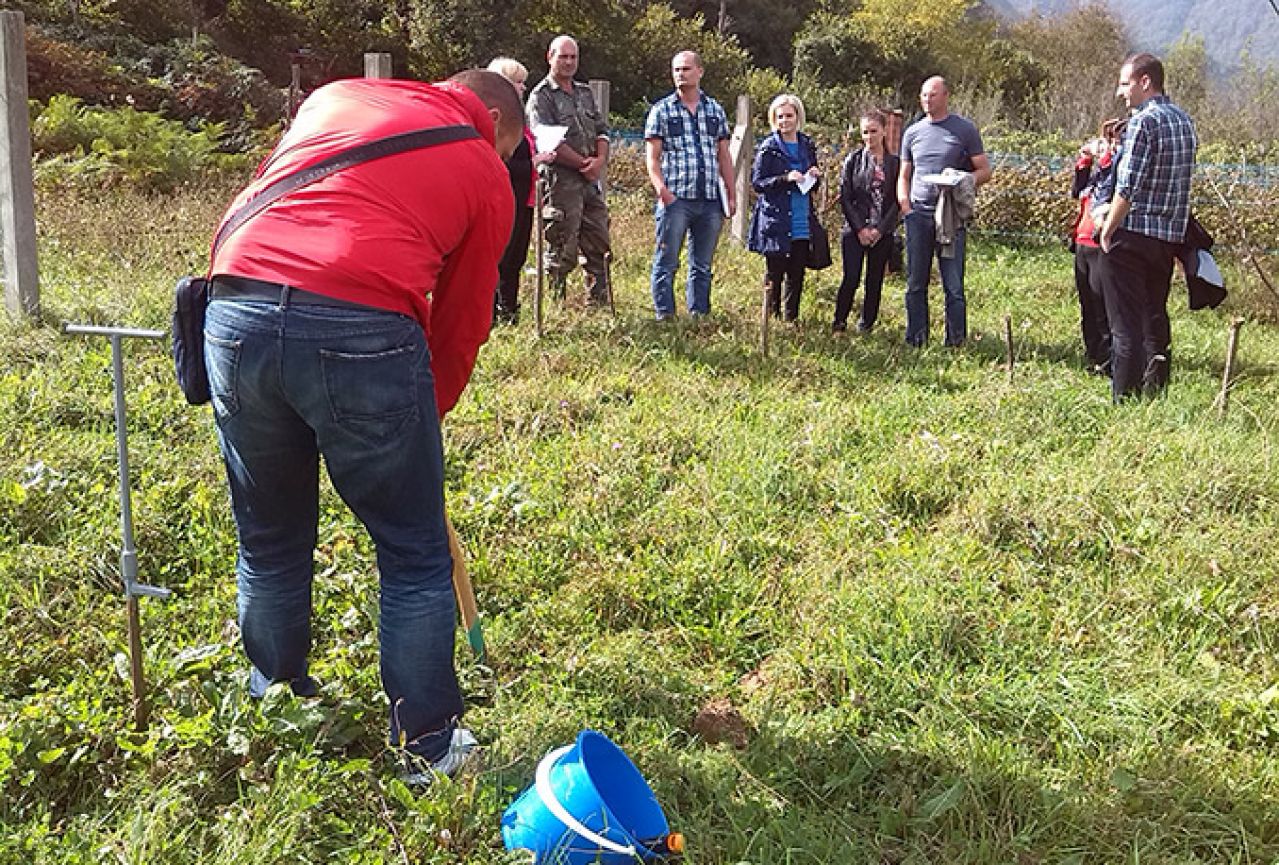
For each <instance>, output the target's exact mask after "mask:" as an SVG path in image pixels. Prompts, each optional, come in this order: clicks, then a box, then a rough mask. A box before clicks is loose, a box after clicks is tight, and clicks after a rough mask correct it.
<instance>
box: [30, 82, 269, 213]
mask: <svg viewBox="0 0 1279 865" xmlns="http://www.w3.org/2000/svg"><path fill="white" fill-rule="evenodd" d="M222 133H223V127H222V125H221V124H217V123H202V124H201V125H200V128H199V130H198V131H196V132H190V131H188V130H187V129H186V127H185V126H184V125H183V124H181V123H179V122H177V121H174V120H166V119H165V118H163V117H161V116H160V115H158V114H155V113H151V112H145V111H137V110H135V109H133V108H131V107H125V108H116V109H107V108H90V107H86V106H84V105H82V104H81V102H80V100H79V99H77V98H75V97H71V96H55V97H53V98H52V99H51V100H49V104H48V105H47V106H44V107H43V108H40V109H39V110H38V111H37V113H36V115H35V117H34V119H33V121H32V127H31V136H32V148H33V150H34V151H35V154H36V157H37V163H36V176H37V180H38V182H40V183H41V184H51V185H55V186H56V185H61V184H67V183H84V184H89V185H92V186H110V185H116V184H119V183H128V184H131V185H134V186H137V187H138V188H140V189H142V190H146V191H168V190H172V189H174V188H175V187H177V186H180V185H183V184H187V183H191V182H193V181H196V180H200V179H202V178H204V177H205V176H207V175H209V174H210V173H218V172H227V171H237V170H243V168H244V166H245V165H246V162H247V160H248V157H246V156H243V155H230V154H225V153H221V152H219V146H220V145H219V141H220V138H221V136H222Z"/></svg>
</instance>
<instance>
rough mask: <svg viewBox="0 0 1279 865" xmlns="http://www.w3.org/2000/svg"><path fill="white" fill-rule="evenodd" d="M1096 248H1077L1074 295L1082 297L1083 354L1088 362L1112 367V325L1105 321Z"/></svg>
mask: <svg viewBox="0 0 1279 865" xmlns="http://www.w3.org/2000/svg"><path fill="white" fill-rule="evenodd" d="M1102 254H1103V253H1102V251H1101V249H1100V248H1099V247H1096V246H1087V245H1085V244H1082V243H1080V244H1078V245H1077V246H1076V247H1075V292H1076V294H1078V295H1079V328H1080V330H1081V331H1082V332H1083V336H1084V354H1085V356H1087V358H1088V362H1089V363H1090V364H1093V365H1094V366H1098V367H1105V368H1107V369H1109V368H1110V322H1109V321H1108V320H1107V318H1106V299H1105V297H1104V296H1103V293H1102V279H1101V270H1102V263H1101V256H1102Z"/></svg>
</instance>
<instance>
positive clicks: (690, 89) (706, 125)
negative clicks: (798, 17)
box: [644, 51, 737, 321]
mask: <svg viewBox="0 0 1279 865" xmlns="http://www.w3.org/2000/svg"><path fill="white" fill-rule="evenodd" d="M703 71H704V70H703V69H702V61H701V59H700V58H699V57H698V56H697V54H696V53H695V52H693V51H681V52H680V53H678V54H676V55H675V57H674V58H673V59H672V60H671V77H672V78H673V79H674V81H675V92H674V93H672V94H671V95H669V96H667V97H666V98H665V99H662V100H660V101H659V102H657V104H655V105H654V106H653V107H652V108H651V109H650V110H649V112H648V120H647V122H645V124H644V140H645V144H646V152H647V164H648V178H649V181H650V182H651V183H652V184H653V189H655V190H656V191H657V199H658V201H657V251H656V253H655V254H654V256H653V272H652V291H653V308H654V310H655V311H656V313H657V320H658V321H666V320H668V319H670V318H672V317H673V316H674V315H675V293H674V290H673V288H672V283H673V282H674V278H675V269H676V268H677V267H679V252H680V247H682V246H683V245H684V236H685V235H688V238H689V243H688V287H687V290H686V299H687V301H688V311H689V313H691V314H692V315H693V316H694V317H699V316H704V315H707V314H708V313H710V311H711V259H712V257H713V256H714V254H715V244H716V243H717V242H718V241H719V230H720V227H721V226H722V225H723V223H724V217H725V216H732V215H733V213H734V211H735V210H736V209H737V200H736V197H735V193H734V190H733V163H732V157H730V156H729V153H728V138H729V129H728V117H727V116H726V115H725V114H724V109H723V108H721V107H720V104H719V103H718V102H716V101H715V100H714V99H712V98H710V97H709V96H707V95H706V94H705V93H703V92H702V89H701V81H702V73H703Z"/></svg>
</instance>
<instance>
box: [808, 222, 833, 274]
mask: <svg viewBox="0 0 1279 865" xmlns="http://www.w3.org/2000/svg"><path fill="white" fill-rule="evenodd" d="M808 234H809V237H808V269H809V270H825V269H826V268H828V267H830V265H831V258H830V235H828V234H827V233H826V229H825V228H823V227H822V223H821V220H819V219H817V218H816V217H814V218H812V219H809V221H808Z"/></svg>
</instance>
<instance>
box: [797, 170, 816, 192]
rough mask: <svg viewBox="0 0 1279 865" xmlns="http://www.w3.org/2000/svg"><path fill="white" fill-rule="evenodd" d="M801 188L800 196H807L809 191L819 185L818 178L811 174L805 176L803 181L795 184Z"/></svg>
mask: <svg viewBox="0 0 1279 865" xmlns="http://www.w3.org/2000/svg"><path fill="white" fill-rule="evenodd" d="M795 185H796V186H798V187H799V194H800V195H807V194H808V190H810V189H812V188H813V187H814V186H816V185H817V178H816V177H814V176H813V175H811V174H805V175H804V177H803V179H802V180H800V181H799V182H797V183H796V184H795Z"/></svg>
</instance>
